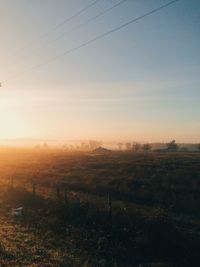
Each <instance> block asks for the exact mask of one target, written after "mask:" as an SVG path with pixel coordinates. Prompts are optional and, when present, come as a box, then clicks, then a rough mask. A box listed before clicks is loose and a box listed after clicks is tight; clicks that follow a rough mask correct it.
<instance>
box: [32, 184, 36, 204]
mask: <svg viewBox="0 0 200 267" xmlns="http://www.w3.org/2000/svg"><path fill="white" fill-rule="evenodd" d="M32 189H33V199H34V200H35V199H36V184H35V182H33V184H32Z"/></svg>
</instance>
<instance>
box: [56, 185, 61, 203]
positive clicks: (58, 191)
mask: <svg viewBox="0 0 200 267" xmlns="http://www.w3.org/2000/svg"><path fill="white" fill-rule="evenodd" d="M56 196H57V200H58V201H60V187H59V185H58V184H57V185H56Z"/></svg>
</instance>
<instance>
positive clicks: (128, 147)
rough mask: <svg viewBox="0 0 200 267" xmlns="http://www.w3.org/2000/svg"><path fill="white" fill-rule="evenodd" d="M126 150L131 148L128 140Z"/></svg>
mask: <svg viewBox="0 0 200 267" xmlns="http://www.w3.org/2000/svg"><path fill="white" fill-rule="evenodd" d="M126 150H131V143H129V142H127V143H126Z"/></svg>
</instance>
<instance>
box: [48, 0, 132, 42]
mask: <svg viewBox="0 0 200 267" xmlns="http://www.w3.org/2000/svg"><path fill="white" fill-rule="evenodd" d="M126 1H127V0H121V1H120V2H118V3H116V4H115V5H113V6H111V7H109V8H107V9H105V10H103V11H101V12H100V13H98V14H97V15H95V16H93V17H92V18H89V19H88V20H86V21H85V22H84V23H82V24H79V25H78V26H75V27H74V28H72V29H71V30H69V31H66V32H64V33H63V34H62V35H60V36H58V37H57V38H55V39H53V40H52V41H50V42H49V43H48V44H52V43H54V42H56V41H58V40H60V39H61V38H63V37H64V36H65V35H66V34H68V33H71V32H74V31H75V30H78V29H80V28H82V27H83V26H85V25H87V24H88V23H90V22H92V21H94V20H95V19H97V18H99V17H101V16H103V15H104V14H106V13H107V12H109V11H111V10H113V9H114V8H116V7H118V6H120V5H122V4H123V3H124V2H126Z"/></svg>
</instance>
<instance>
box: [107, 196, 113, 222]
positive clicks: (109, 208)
mask: <svg viewBox="0 0 200 267" xmlns="http://www.w3.org/2000/svg"><path fill="white" fill-rule="evenodd" d="M107 207H108V215H109V218H112V196H111V194H110V193H108V199H107Z"/></svg>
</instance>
